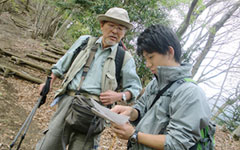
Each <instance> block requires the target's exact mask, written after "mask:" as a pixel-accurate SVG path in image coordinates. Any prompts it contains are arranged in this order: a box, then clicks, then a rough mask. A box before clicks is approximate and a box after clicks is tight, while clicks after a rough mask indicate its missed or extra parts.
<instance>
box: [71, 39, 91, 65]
mask: <svg viewBox="0 0 240 150" xmlns="http://www.w3.org/2000/svg"><path fill="white" fill-rule="evenodd" d="M89 38H90V37H87V38H86V39H85V40H84V41H83V42H82V44H81V45H79V46H78V48H76V49H75V51H74V52H73V58H72V60H71V64H72V63H73V61H74V60H75V59H76V57H77V55H78V54H79V53H80V51H81V50H84V49H85V48H86V47H87V44H88V41H89Z"/></svg>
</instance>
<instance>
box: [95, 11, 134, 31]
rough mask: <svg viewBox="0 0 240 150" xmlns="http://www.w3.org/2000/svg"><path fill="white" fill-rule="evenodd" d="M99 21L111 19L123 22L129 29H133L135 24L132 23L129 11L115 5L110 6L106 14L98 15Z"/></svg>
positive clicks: (118, 22)
mask: <svg viewBox="0 0 240 150" xmlns="http://www.w3.org/2000/svg"><path fill="white" fill-rule="evenodd" d="M97 20H98V21H100V22H101V21H111V22H114V23H117V24H121V25H123V26H125V27H127V28H128V29H132V27H133V25H132V24H131V23H130V19H129V17H128V12H127V11H126V10H125V9H123V8H118V7H113V8H110V9H109V10H108V11H107V12H106V13H105V14H100V15H98V16H97Z"/></svg>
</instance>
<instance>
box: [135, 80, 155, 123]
mask: <svg viewBox="0 0 240 150" xmlns="http://www.w3.org/2000/svg"><path fill="white" fill-rule="evenodd" d="M155 81H156V79H154V80H152V81H151V82H149V83H148V85H147V86H146V88H145V91H144V93H143V95H142V96H141V97H140V98H139V99H138V100H137V101H136V102H135V104H134V105H133V108H135V109H137V110H138V112H139V114H138V119H137V120H136V121H133V122H131V123H132V124H134V125H135V126H136V125H137V124H138V122H139V121H140V120H141V118H143V117H144V115H145V114H146V112H147V110H148V108H149V105H150V103H151V101H149V97H150V95H153V94H154V92H153V91H154V90H153V89H155V86H156V85H155V84H156V83H157V82H155ZM155 94H156V92H155Z"/></svg>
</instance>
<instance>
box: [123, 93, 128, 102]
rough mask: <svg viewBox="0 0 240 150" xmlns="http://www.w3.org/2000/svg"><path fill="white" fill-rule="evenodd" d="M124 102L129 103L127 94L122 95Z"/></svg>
mask: <svg viewBox="0 0 240 150" xmlns="http://www.w3.org/2000/svg"><path fill="white" fill-rule="evenodd" d="M122 100H123V101H124V102H126V101H127V97H126V94H125V93H124V92H123V93H122Z"/></svg>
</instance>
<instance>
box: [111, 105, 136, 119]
mask: <svg viewBox="0 0 240 150" xmlns="http://www.w3.org/2000/svg"><path fill="white" fill-rule="evenodd" d="M132 109H133V108H132V107H130V106H122V105H116V106H114V107H113V108H112V109H111V111H113V112H115V113H117V114H121V115H125V116H129V117H130V115H131V112H132Z"/></svg>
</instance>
